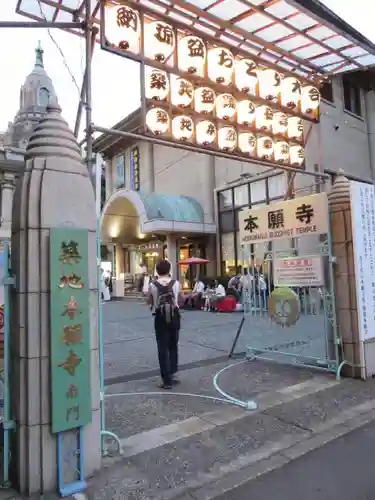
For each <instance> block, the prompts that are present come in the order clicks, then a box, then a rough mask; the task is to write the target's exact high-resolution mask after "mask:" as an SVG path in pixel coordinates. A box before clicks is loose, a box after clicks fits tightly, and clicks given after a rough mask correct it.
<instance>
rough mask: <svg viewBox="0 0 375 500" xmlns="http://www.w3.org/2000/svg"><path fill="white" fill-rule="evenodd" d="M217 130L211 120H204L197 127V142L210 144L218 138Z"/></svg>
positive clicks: (204, 144) (205, 144)
mask: <svg viewBox="0 0 375 500" xmlns="http://www.w3.org/2000/svg"><path fill="white" fill-rule="evenodd" d="M216 135H217V130H216V127H215V125H214V124H213V123H212V122H210V121H209V120H202V121H201V122H199V123H198V124H197V127H196V139H197V144H202V145H203V146H209V145H210V144H213V143H214V142H215V140H216Z"/></svg>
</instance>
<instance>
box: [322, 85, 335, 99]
mask: <svg viewBox="0 0 375 500" xmlns="http://www.w3.org/2000/svg"><path fill="white" fill-rule="evenodd" d="M320 95H321V96H322V98H323V99H324V100H326V101H328V102H334V98H333V86H332V83H331V82H324V83H322V85H321V86H320Z"/></svg>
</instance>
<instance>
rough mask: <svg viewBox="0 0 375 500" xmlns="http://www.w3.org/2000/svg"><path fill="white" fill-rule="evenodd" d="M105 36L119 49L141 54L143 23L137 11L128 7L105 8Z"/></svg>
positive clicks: (114, 6) (108, 6) (109, 5)
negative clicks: (140, 44) (140, 41)
mask: <svg viewBox="0 0 375 500" xmlns="http://www.w3.org/2000/svg"><path fill="white" fill-rule="evenodd" d="M104 12H105V18H104V19H105V21H104V22H105V36H106V39H107V40H108V42H109V43H110V44H111V45H115V46H116V47H118V48H119V49H122V50H129V51H131V52H134V53H137V52H139V40H140V34H141V23H140V19H139V14H138V12H137V11H136V10H134V9H131V8H130V7H128V6H126V5H113V4H107V5H106V6H105V10H104Z"/></svg>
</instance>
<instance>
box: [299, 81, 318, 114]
mask: <svg viewBox="0 0 375 500" xmlns="http://www.w3.org/2000/svg"><path fill="white" fill-rule="evenodd" d="M319 104H320V92H319V90H318V89H317V88H316V87H312V86H310V85H308V86H307V87H302V89H301V111H302V113H304V114H306V115H311V114H314V113H315V112H316V110H317V109H318V108H319Z"/></svg>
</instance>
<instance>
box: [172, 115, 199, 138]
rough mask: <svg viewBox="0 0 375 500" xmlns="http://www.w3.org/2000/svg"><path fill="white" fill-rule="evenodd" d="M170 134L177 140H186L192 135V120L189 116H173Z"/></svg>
mask: <svg viewBox="0 0 375 500" xmlns="http://www.w3.org/2000/svg"><path fill="white" fill-rule="evenodd" d="M172 135H173V137H174V138H175V139H177V140H178V141H188V140H190V139H191V138H192V137H193V135H194V122H193V120H192V119H191V118H190V116H175V117H174V118H173V120H172Z"/></svg>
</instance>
